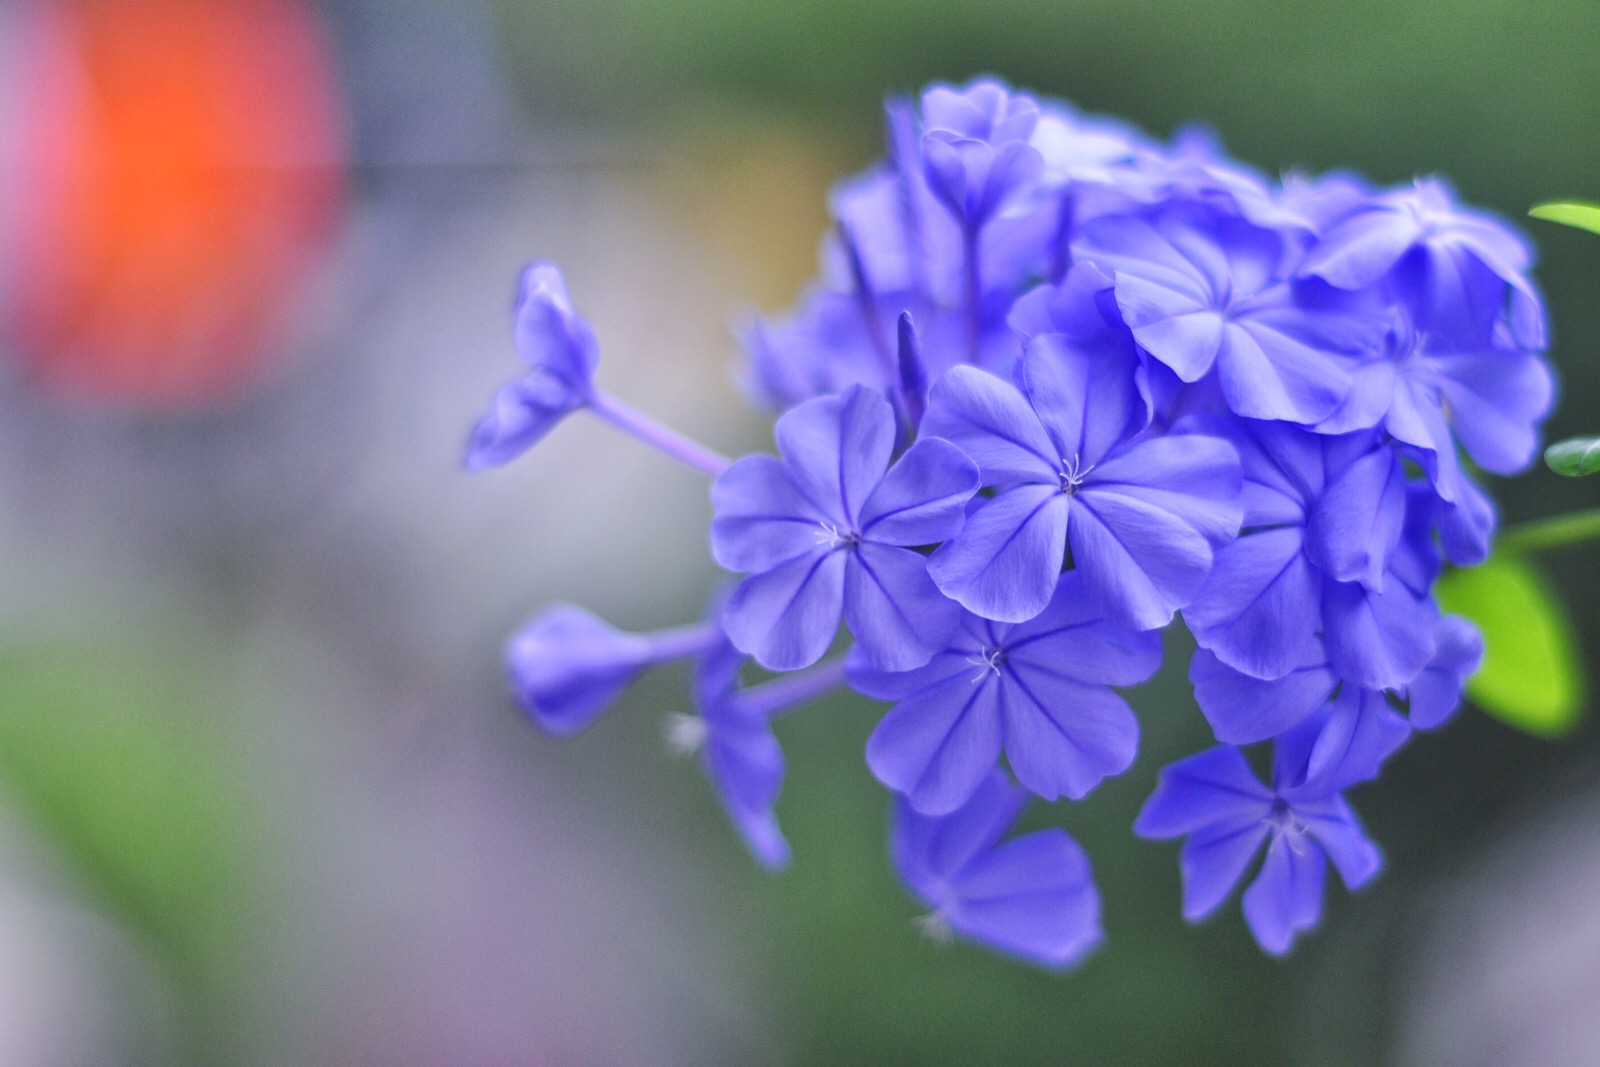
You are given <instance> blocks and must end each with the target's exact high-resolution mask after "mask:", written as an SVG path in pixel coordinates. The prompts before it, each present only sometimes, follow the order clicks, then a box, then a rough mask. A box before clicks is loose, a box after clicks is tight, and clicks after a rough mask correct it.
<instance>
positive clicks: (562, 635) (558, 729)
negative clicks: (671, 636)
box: [506, 604, 652, 737]
mask: <svg viewBox="0 0 1600 1067" xmlns="http://www.w3.org/2000/svg"><path fill="white" fill-rule="evenodd" d="M650 652H651V649H650V642H649V641H648V640H647V639H646V638H644V637H642V636H640V635H638V634H630V633H624V632H623V631H621V630H618V629H617V628H616V627H614V626H612V625H611V624H610V623H608V622H606V621H605V620H604V619H601V618H599V617H598V616H596V615H594V614H592V613H591V612H589V611H586V610H585V609H583V608H580V607H575V606H573V605H571V604H556V605H553V606H551V607H548V608H545V609H544V610H543V611H541V612H539V614H537V615H535V616H534V617H533V618H532V619H531V620H529V621H528V623H527V625H525V626H524V627H523V628H522V629H521V630H518V631H517V633H516V634H514V635H513V636H512V638H511V640H510V642H509V643H508V644H507V645H506V666H507V668H508V669H509V671H510V674H511V684H512V690H513V691H514V692H515V694H516V697H517V700H518V702H519V703H520V704H521V705H522V706H523V707H524V708H525V709H527V711H528V714H530V715H531V716H533V719H534V721H535V722H536V723H538V724H539V727H540V728H541V729H543V730H545V731H546V732H547V733H551V734H554V735H556V736H557V737H566V736H569V735H571V734H575V733H577V732H578V731H579V730H582V729H583V728H584V727H586V726H588V725H589V724H590V723H591V722H593V721H594V720H595V718H596V717H597V716H599V714H600V713H601V712H602V711H604V710H605V709H606V708H607V707H608V706H609V705H610V704H611V702H612V701H614V700H616V698H617V697H619V696H621V695H622V691H623V690H624V689H626V688H627V687H628V685H629V684H630V683H632V681H633V680H634V679H635V678H637V677H638V676H639V673H640V672H641V671H643V670H644V669H645V668H646V667H647V666H649V665H650V663H651V662H652V658H651V655H650Z"/></svg>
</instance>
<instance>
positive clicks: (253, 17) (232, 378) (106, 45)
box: [0, 0, 344, 409]
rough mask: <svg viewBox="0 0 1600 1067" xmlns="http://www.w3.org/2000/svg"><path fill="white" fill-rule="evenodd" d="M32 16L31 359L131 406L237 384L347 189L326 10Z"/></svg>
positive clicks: (28, 34)
mask: <svg viewBox="0 0 1600 1067" xmlns="http://www.w3.org/2000/svg"><path fill="white" fill-rule="evenodd" d="M14 10H16V9H14ZM15 23H16V25H15V27H13V28H14V29H15V30H17V31H18V33H19V36H17V37H16V38H14V41H16V43H17V45H18V47H15V48H14V49H13V50H12V53H11V54H12V57H13V62H14V64H16V65H17V66H18V67H19V69H18V70H16V71H14V72H13V73H14V74H17V75H19V76H18V77H15V78H14V79H13V82H14V84H15V85H17V86H18V91H17V92H16V93H14V94H13V104H12V106H13V107H14V108H15V109H16V110H15V112H14V126H15V136H16V139H17V145H16V164H17V165H16V167H15V173H14V180H13V181H12V183H11V199H12V203H11V205H10V210H9V222H8V224H6V228H7V229H9V230H10V231H11V232H10V233H9V234H4V233H0V241H4V242H7V243H8V248H7V249H6V250H5V251H4V253H3V254H5V255H7V256H8V257H9V258H11V264H10V269H9V270H8V274H9V275H10V279H11V280H10V291H9V293H6V294H5V303H4V308H5V313H6V318H7V322H8V325H9V327H10V332H11V338H12V340H13V341H14V342H15V347H16V348H17V349H18V351H19V352H20V354H21V357H22V359H23V360H24V362H25V365H26V369H27V372H28V374H29V376H30V377H31V378H32V379H34V380H35V381H37V382H38V383H39V384H41V385H42V386H44V387H46V388H49V389H51V390H52V391H54V392H57V393H61V394H65V395H68V396H71V397H74V398H80V399H89V400H94V401H99V402H102V403H110V404H115V405H120V406H134V407H143V408H158V409H159V408H182V407H191V406H198V405H204V404H208V403H215V402H218V401H223V400H227V399H229V398H232V397H234V396H237V395H238V394H239V393H241V392H242V391H244V390H245V389H246V388H247V387H248V386H249V385H251V384H252V383H254V382H255V381H257V380H258V379H259V378H260V377H261V374H262V372H263V371H264V370H265V369H266V366H267V364H268V363H269V362H270V356H271V353H272V351H273V347H274V341H275V338H276V337H277V336H278V335H280V334H281V333H282V327H283V326H284V324H285V321H284V320H285V316H284V310H285V308H286V305H287V304H288V302H289V300H290V298H291V297H292V296H294V295H295V293H296V291H297V290H298V289H299V287H300V283H302V282H304V281H305V280H306V277H307V274H308V271H309V269H310V268H311V267H312V266H313V265H314V264H315V262H316V259H317V254H318V252H319V251H320V250H322V249H323V248H324V247H325V246H326V244H327V241H328V238H329V237H330V236H331V234H332V231H333V229H334V226H335V224H336V222H337V219H338V215H339V207H340V205H341V203H342V199H343V190H344V172H343V167H342V159H343V145H342V141H343V138H342V132H343V130H342V122H341V116H340V112H339V108H338V106H337V104H336V99H335V90H334V81H333V77H332V72H331V67H330V62H329V56H328V52H327V50H326V48H325V45H324V41H323V38H322V34H321V28H320V26H319V24H318V23H317V22H316V20H315V18H314V16H313V15H312V14H311V12H310V11H309V10H308V9H307V8H306V6H305V5H304V4H303V3H301V2H299V0H106V2H94V0H79V2H69V3H60V2H57V3H49V2H45V3H39V4H35V5H33V6H32V7H30V8H25V9H22V13H21V14H20V15H19V17H17V18H16V19H15ZM3 217H4V216H0V218H3Z"/></svg>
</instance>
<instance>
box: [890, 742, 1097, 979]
mask: <svg viewBox="0 0 1600 1067" xmlns="http://www.w3.org/2000/svg"><path fill="white" fill-rule="evenodd" d="M1023 797H1024V794H1023V793H1022V791H1021V790H1019V789H1016V788H1014V787H1012V786H1010V785H1009V784H1007V782H1006V781H1005V777H1004V775H1002V774H1000V773H999V772H997V771H992V772H991V773H990V774H989V776H988V777H987V778H986V779H985V780H984V782H983V783H982V785H980V786H979V788H978V789H977V790H976V791H974V793H973V795H972V798H971V800H969V801H968V802H967V803H966V804H965V805H964V806H963V807H961V808H959V809H957V810H956V811H954V812H952V813H951V814H948V815H943V816H928V815H923V814H919V813H918V812H917V811H916V810H915V809H913V808H912V807H910V805H908V804H906V803H904V801H902V802H900V803H898V804H896V806H895V813H894V820H893V826H892V830H891V835H890V841H891V851H892V853H893V855H894V858H895V865H896V867H897V869H898V870H899V872H900V876H901V877H902V878H904V879H905V881H906V884H907V886H908V887H909V888H910V889H911V890H912V892H914V893H915V894H916V895H917V896H918V897H920V898H921V899H922V901H923V903H925V904H926V905H928V906H929V907H930V908H932V909H933V910H934V914H935V915H937V916H938V917H939V918H940V919H941V920H942V921H943V922H944V923H945V924H947V925H948V927H949V928H950V929H951V930H953V931H955V932H956V933H959V934H961V935H963V936H965V937H969V938H972V939H973V940H976V941H980V942H983V943H984V944H987V945H989V946H990V947H993V948H996V949H999V950H1000V951H1002V952H1007V953H1010V954H1012V955H1014V956H1017V957H1019V958H1022V959H1027V960H1032V961H1034V962H1037V963H1041V964H1043V965H1045V966H1048V967H1064V966H1069V965H1070V964H1072V963H1074V962H1076V961H1077V960H1078V959H1079V958H1080V957H1081V956H1082V955H1083V954H1084V953H1085V952H1087V951H1088V950H1089V949H1090V948H1092V947H1093V946H1094V945H1095V944H1096V943H1098V942H1099V940H1100V936H1101V935H1100V922H1099V920H1100V901H1099V895H1098V894H1097V893H1096V891H1095V888H1094V884H1093V881H1092V877H1091V872H1090V869H1089V862H1088V858H1087V857H1086V856H1085V855H1084V854H1083V850H1082V849H1081V848H1080V847H1079V846H1078V844H1077V843H1076V842H1075V841H1073V840H1072V839H1071V838H1070V837H1068V836H1067V834H1066V833H1065V832H1064V831H1062V830H1043V831H1039V832H1037V833H1033V834H1028V835H1025V836H1023V837H1019V838H1015V839H1013V840H1010V841H1007V842H1004V843H1003V844H998V845H997V844H996V842H997V841H998V839H999V837H1000V835H1001V834H1003V833H1004V832H1005V830H1006V828H1007V827H1008V826H1009V825H1010V823H1011V822H1012V821H1013V820H1015V818H1016V816H1017V813H1018V812H1019V811H1020V810H1021V807H1022V803H1023Z"/></svg>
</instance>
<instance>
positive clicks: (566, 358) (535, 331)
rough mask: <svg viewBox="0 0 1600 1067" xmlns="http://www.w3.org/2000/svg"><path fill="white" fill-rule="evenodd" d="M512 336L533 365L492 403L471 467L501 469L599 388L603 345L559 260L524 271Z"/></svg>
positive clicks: (470, 454) (471, 450) (470, 455)
mask: <svg viewBox="0 0 1600 1067" xmlns="http://www.w3.org/2000/svg"><path fill="white" fill-rule="evenodd" d="M512 336H513V338H514V340H515V341H516V348H517V355H518V356H519V357H520V358H521V359H522V362H523V363H524V364H525V365H526V367H527V371H526V373H524V374H523V375H522V377H520V378H517V379H516V380H514V381H512V382H511V383H510V384H508V385H505V386H503V387H502V388H501V389H500V391H499V392H497V393H495V395H494V399H493V400H492V401H490V405H489V413H488V414H487V415H485V416H484V417H483V419H482V420H481V421H480V422H479V423H478V426H477V428H476V429H475V430H473V432H472V441H471V443H470V445H469V446H468V449H467V459H466V466H467V469H468V470H473V471H477V470H485V469H487V468H489V467H498V466H500V465H501V464H504V463H508V462H510V461H511V460H513V459H515V458H516V457H517V456H520V455H521V454H522V453H524V452H526V451H527V450H528V449H529V448H532V447H533V446H534V445H535V444H537V443H538V441H539V439H540V438H542V437H543V436H544V435H545V434H547V433H549V432H550V430H551V428H552V427H554V426H555V425H556V423H558V422H560V421H561V420H562V419H564V418H566V417H567V415H568V414H570V413H571V412H573V411H576V410H577V409H578V408H581V407H584V406H585V405H587V404H588V403H589V401H590V399H591V397H592V395H593V392H594V372H595V367H596V366H597V365H598V364H599V362H600V350H599V347H598V345H597V344H596V343H595V338H594V331H593V330H592V329H591V328H590V326H589V323H588V322H587V321H586V320H585V319H584V318H583V317H582V316H581V315H579V314H578V313H577V311H576V310H574V309H573V306H572V301H571V299H570V298H569V297H568V296H567V285H566V282H565V281H563V280H562V277H561V271H560V270H559V269H558V268H557V267H556V266H555V265H554V264H552V263H533V264H531V265H530V266H528V268H527V269H526V270H524V271H523V272H522V282H521V285H520V287H519V289H518V296H517V306H516V312H515V316H514V325H513V331H512Z"/></svg>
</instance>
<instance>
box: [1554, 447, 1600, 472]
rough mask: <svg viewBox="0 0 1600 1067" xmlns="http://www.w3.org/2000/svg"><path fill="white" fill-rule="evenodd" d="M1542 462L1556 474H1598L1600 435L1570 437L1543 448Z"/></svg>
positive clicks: (1599, 470) (1599, 465)
mask: <svg viewBox="0 0 1600 1067" xmlns="http://www.w3.org/2000/svg"><path fill="white" fill-rule="evenodd" d="M1544 462H1545V465H1546V466H1548V467H1549V468H1550V469H1551V470H1553V471H1555V472H1556V473H1557V474H1565V475H1566V476H1567V477H1568V478H1581V477H1583V476H1584V475H1586V474H1600V437H1572V438H1568V439H1567V440H1565V441H1558V442H1556V443H1555V444H1553V445H1551V446H1550V447H1549V448H1547V449H1545V450H1544Z"/></svg>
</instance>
